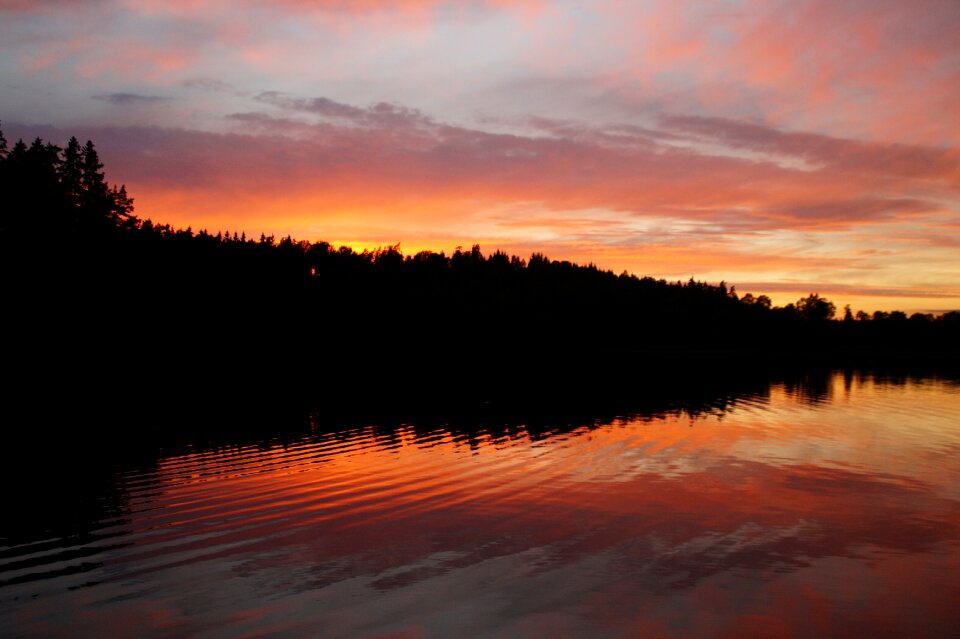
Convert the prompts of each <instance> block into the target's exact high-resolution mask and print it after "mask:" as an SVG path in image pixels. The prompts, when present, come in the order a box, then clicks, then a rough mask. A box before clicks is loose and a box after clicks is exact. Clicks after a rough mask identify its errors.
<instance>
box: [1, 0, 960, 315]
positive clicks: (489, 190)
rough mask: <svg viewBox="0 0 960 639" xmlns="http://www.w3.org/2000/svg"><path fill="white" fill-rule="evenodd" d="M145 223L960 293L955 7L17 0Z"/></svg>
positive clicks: (18, 38)
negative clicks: (473, 247) (536, 253)
mask: <svg viewBox="0 0 960 639" xmlns="http://www.w3.org/2000/svg"><path fill="white" fill-rule="evenodd" d="M0 120H2V122H3V130H4V132H5V133H6V137H7V138H8V139H9V140H10V141H11V142H12V141H14V140H16V139H17V138H20V137H24V138H28V139H30V138H33V137H36V136H41V137H43V138H44V139H49V140H52V141H54V142H57V143H60V144H63V143H64V142H65V141H66V139H67V138H68V137H69V136H70V135H76V136H77V137H79V138H81V139H82V140H85V139H87V138H90V139H93V141H94V142H95V143H96V145H97V149H98V150H99V151H100V154H101V158H102V160H103V161H104V162H105V164H106V170H107V178H108V180H110V182H111V183H117V184H119V183H126V185H127V188H128V190H129V191H130V193H131V195H132V196H133V197H134V199H135V202H136V210H137V213H138V215H140V216H141V217H149V218H152V219H154V220H155V221H160V222H168V223H170V224H173V225H175V226H184V227H185V226H188V225H190V226H192V227H193V229H194V230H197V229H200V228H206V229H209V230H211V231H214V232H216V231H217V230H231V231H234V230H236V231H245V232H246V233H247V234H248V235H255V236H259V234H260V233H261V232H265V233H267V234H271V233H272V234H276V235H287V234H288V233H289V234H292V235H293V236H294V237H296V238H299V239H307V240H320V239H323V240H327V241H329V242H332V243H334V244H349V245H350V246H352V247H354V248H357V249H362V248H372V247H376V246H378V245H393V244H397V243H400V245H401V248H402V250H403V251H404V252H405V253H413V252H416V251H419V250H423V249H431V250H436V251H440V250H443V251H447V252H450V251H451V250H453V249H454V248H455V247H456V246H458V245H462V246H465V247H468V246H470V245H472V244H475V243H478V244H480V245H481V247H482V249H483V250H484V252H490V251H493V250H494V249H498V248H499V249H504V250H506V251H508V252H511V253H516V254H520V255H522V256H528V255H529V254H530V253H531V252H533V251H541V252H544V253H546V254H547V255H548V256H550V257H552V258H554V259H569V260H573V261H577V262H581V263H586V262H594V263H596V264H598V265H599V266H601V267H603V268H608V269H612V270H615V271H617V272H619V271H622V270H624V269H626V270H629V271H631V272H634V273H637V274H638V275H653V276H655V277H663V278H667V279H670V280H677V279H682V280H687V279H689V278H690V277H691V276H692V277H695V278H696V279H700V280H707V281H710V282H718V281H720V280H725V281H726V282H727V283H729V284H734V285H736V287H737V290H738V291H740V292H741V293H746V292H753V293H754V294H759V293H765V294H767V295H770V296H771V297H772V298H773V300H774V303H777V304H784V303H787V302H791V301H794V300H796V299H797V298H798V297H800V296H801V295H806V294H807V293H810V292H819V293H821V294H822V295H824V296H826V297H828V298H829V299H831V300H833V301H834V302H835V303H837V306H838V308H839V307H842V306H843V305H844V304H847V303H849V304H851V305H852V306H853V309H854V310H857V309H863V310H866V311H873V310H876V309H883V310H892V309H903V310H907V311H916V310H920V311H943V310H948V309H958V308H960V2H958V1H957V0H911V1H910V2H906V1H903V0H863V1H857V0H850V1H844V0H809V1H807V0H793V1H785V2H784V1H772V0H771V1H765V2H764V1H753V0H730V1H725V2H721V1H717V2H695V3H694V2H690V3H687V2H682V3H681V2H675V1H673V2H671V1H661V0H638V1H634V2H624V1H613V0H595V1H594V0H580V1H572V0H571V1H566V0H558V1H549V0H518V1H511V0H461V1H457V2H454V1H448V0H393V1H386V0H384V1H380V0H230V1H229V2H228V1H226V0H168V1H160V0H74V1H71V2H57V1H54V0H40V1H38V0H29V1H28V0H0Z"/></svg>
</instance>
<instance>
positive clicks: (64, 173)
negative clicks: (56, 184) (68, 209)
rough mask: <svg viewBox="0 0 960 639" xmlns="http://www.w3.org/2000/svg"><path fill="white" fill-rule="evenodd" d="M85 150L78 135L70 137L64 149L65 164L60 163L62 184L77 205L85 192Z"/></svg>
mask: <svg viewBox="0 0 960 639" xmlns="http://www.w3.org/2000/svg"><path fill="white" fill-rule="evenodd" d="M83 160H84V158H83V150H82V149H81V148H80V142H79V141H77V138H76V137H72V138H70V141H69V142H67V148H66V149H64V151H63V164H61V165H60V184H61V186H62V187H63V191H64V194H65V195H66V196H67V198H69V200H70V202H71V203H72V204H73V205H74V206H76V205H78V204H79V203H80V196H81V195H82V193H83V186H82V181H83V169H84V166H83Z"/></svg>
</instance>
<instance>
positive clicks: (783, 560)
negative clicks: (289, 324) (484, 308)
mask: <svg viewBox="0 0 960 639" xmlns="http://www.w3.org/2000/svg"><path fill="white" fill-rule="evenodd" d="M701 408H702V406H701ZM315 423H316V428H315V429H314V430H313V432H308V433H304V434H303V436H302V437H299V438H297V437H294V438H290V437H288V438H287V439H285V440H284V441H283V442H279V441H277V442H272V443H267V444H263V443H261V444H260V445H257V446H245V445H234V446H226V447H224V446H221V447H220V448H218V449H214V450H209V449H206V450H201V449H195V450H193V451H190V450H187V451H184V450H182V449H181V450H180V451H179V452H177V453H175V454H174V453H172V452H164V451H156V453H155V455H154V456H153V457H152V458H151V459H150V460H148V461H146V462H142V463H138V464H120V465H114V466H110V467H109V468H107V469H106V470H98V469H88V471H87V472H88V474H87V475H84V476H83V477H79V476H78V484H77V485H71V486H64V493H65V494H67V495H68V497H69V499H68V500H66V501H65V500H64V499H62V495H60V497H61V498H60V499H52V500H51V502H50V508H51V509H67V510H70V513H64V516H65V519H66V520H68V521H69V522H70V524H69V526H66V525H65V524H64V525H60V527H59V528H58V525H54V524H49V525H48V524H47V523H45V522H43V521H31V520H28V519H29V518H28V517H27V516H26V515H25V514H24V512H25V511H20V510H18V507H17V506H16V505H14V506H13V507H11V508H12V512H13V516H12V517H10V518H8V519H6V521H5V523H0V635H2V636H4V637H31V636H37V637H102V636H112V637H182V636H192V637H211V638H212V637H266V636H291V637H299V636H321V637H351V638H352V637H438V638H449V637H544V636H553V637H567V636H573V637H576V636H583V637H641V636H642V637H735V636H752V637H767V636H769V637H829V636H836V637H851V636H869V637H887V636H889V637H948V636H954V637H955V636H957V635H958V633H960V577H958V575H960V461H958V460H960V386H958V385H957V384H956V383H953V382H949V381H943V380H936V379H916V378H914V379H910V380H906V381H903V380H901V381H899V382H896V383H891V382H888V381H883V380H878V379H874V378H872V377H870V376H864V377H846V378H845V377H844V376H843V375H839V374H837V375H833V376H830V377H825V378H823V379H821V380H820V381H819V382H818V383H817V384H815V385H813V387H809V386H804V385H787V384H778V383H773V384H770V385H768V386H767V387H766V388H764V389H762V390H761V391H758V392H753V393H748V394H743V395H739V396H728V397H721V398H718V399H717V402H715V404H713V406H712V407H708V408H707V410H705V411H704V410H698V411H690V412H688V411H686V410H684V409H683V407H682V406H680V407H677V408H676V409H675V410H672V411H670V412H668V413H664V414H647V415H624V416H620V417H616V418H604V419H602V420H597V421H589V422H586V421H585V422H584V423H572V424H571V423H558V424H557V425H555V426H550V425H549V424H547V425H546V426H544V425H543V424H541V425H539V426H538V427H537V428H536V429H533V428H527V427H525V426H524V425H523V424H522V423H512V424H508V425H506V426H505V425H504V424H502V423H490V424H488V425H484V424H479V425H476V424H474V425H473V427H472V428H470V429H465V428H459V427H457V426H456V424H454V423H452V422H451V424H450V425H444V424H442V423H432V424H431V425H425V424H423V423H409V424H401V425H399V426H394V427H387V426H385V425H383V424H376V423H370V424H366V425H363V426H361V427H357V428H350V429H346V430H339V431H338V432H334V433H328V432H324V429H325V428H326V427H327V426H328V424H326V423H325V421H324V417H323V415H318V416H317V417H316V419H315ZM39 472H43V470H42V469H41V470H40V471H39ZM29 481H30V480H29V478H26V479H25V480H24V482H25V483H29ZM31 499H36V497H35V496H34V497H31ZM8 501H9V499H8ZM8 512H9V510H8ZM54 514H56V513H54ZM67 515H69V517H67ZM53 519H56V518H55V517H54V518H53Z"/></svg>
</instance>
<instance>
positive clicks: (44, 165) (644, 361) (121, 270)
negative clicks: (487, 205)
mask: <svg viewBox="0 0 960 639" xmlns="http://www.w3.org/2000/svg"><path fill="white" fill-rule="evenodd" d="M0 188H2V193H3V196H2V197H3V200H4V203H5V204H4V206H3V212H2V215H0V243H2V247H3V253H4V255H3V260H4V264H3V266H4V273H3V274H2V276H0V278H2V279H0V281H2V286H3V295H4V297H5V299H6V301H7V308H8V309H9V310H8V312H7V320H8V321H7V329H6V335H7V342H8V345H12V346H15V347H16V348H17V349H20V350H23V351H24V352H25V353H27V354H26V355H24V356H23V358H22V359H21V363H22V365H23V366H24V367H25V369H28V370H34V372H35V373H36V375H39V376H41V377H44V378H45V379H46V378H48V377H49V375H50V374H51V373H50V371H51V370H54V371H58V372H57V374H58V375H60V376H61V377H62V378H63V379H72V380H77V379H84V380H85V381H84V383H93V382H92V381H91V380H90V379H89V376H87V377H84V375H85V373H84V371H86V370H88V368H89V367H91V366H92V365H93V363H94V362H96V363H97V366H98V367H99V368H101V369H104V367H103V366H100V365H101V364H103V365H104V366H105V370H107V371H108V372H107V373H105V377H104V379H103V380H101V383H99V385H98V387H102V388H117V387H121V388H126V389H128V390H132V389H135V388H141V387H143V383H144V380H149V383H152V384H157V383H173V382H171V380H170V379H169V376H167V377H164V376H163V375H160V374H159V373H158V372H157V371H159V370H161V369H163V368H164V367H170V366H172V367H174V368H175V369H177V370H178V371H179V373H178V375H177V376H175V379H176V380H183V379H187V380H192V382H196V383H202V382H203V381H204V380H221V381H222V380H227V379H229V380H233V382H236V383H237V384H240V385H241V386H242V385H244V384H246V383H247V381H249V380H250V379H253V378H256V379H260V380H262V379H264V378H270V379H288V378H289V377H290V376H291V375H292V373H291V371H294V370H296V371H298V375H303V374H304V371H306V375H308V376H310V375H312V376H313V378H314V379H320V380H322V381H323V383H325V384H326V383H333V382H335V381H336V380H340V379H362V380H363V384H377V383H379V382H382V381H383V380H388V379H389V380H393V382H394V383H396V382H398V381H399V380H400V378H401V377H402V375H401V374H400V373H399V372H398V371H400V370H402V369H403V368H404V367H406V369H411V370H412V369H414V368H415V369H416V370H418V371H420V374H430V375H434V376H435V377H443V378H444V379H445V381H446V382H447V383H449V384H451V385H455V384H457V383H460V382H462V383H470V384H474V385H476V384H481V385H482V384H484V383H495V380H498V379H508V378H509V375H508V374H507V373H506V371H507V370H508V369H511V370H520V371H522V372H523V377H524V379H525V380H527V383H529V381H530V380H532V379H536V378H538V377H540V378H543V379H547V378H553V377H555V376H556V374H557V373H556V371H557V370H563V369H564V366H565V365H567V364H569V363H570V362H578V363H581V364H583V365H584V366H586V367H587V368H588V369H589V370H594V371H596V370H599V369H603V368H604V367H605V366H606V367H608V368H609V369H610V370H613V369H615V368H616V369H620V368H622V367H623V366H624V365H627V366H644V365H650V364H649V363H650V362H651V361H653V360H658V361H664V360H669V359H670V358H672V357H674V356H676V355H677V354H685V355H689V356H699V355H702V354H713V355H715V356H717V357H720V358H726V359H727V360H729V361H731V362H734V361H747V362H752V361H756V360H758V359H764V358H766V359H778V358H779V359H783V360H793V359H796V358H798V357H799V358H808V357H814V356H816V357H822V358H826V359H831V360H835V359H844V358H845V359H848V360H858V359H869V358H876V357H878V356H887V355H891V354H893V355H897V356H903V357H917V356H923V357H941V356H944V353H957V351H958V350H960V348H958V336H960V313H958V312H956V311H954V312H950V313H946V314H943V315H940V316H933V315H929V314H920V313H916V314H913V315H910V316H909V317H908V316H907V315H906V314H904V313H902V312H897V311H895V312H890V313H885V312H876V313H873V314H872V315H867V314H866V313H863V312H857V313H853V312H852V311H851V310H850V309H849V308H847V309H845V310H844V312H843V316H842V317H841V318H837V317H836V315H837V311H836V308H835V306H834V304H833V303H832V302H830V301H829V300H827V299H825V298H823V297H821V296H820V295H818V294H816V293H812V294H810V295H808V296H805V297H802V298H800V299H799V300H797V301H796V302H795V303H793V304H788V305H786V306H783V307H777V306H774V305H772V304H771V300H770V299H769V297H767V296H765V295H757V296H754V295H753V294H750V293H747V294H744V295H739V294H738V293H737V291H736V290H735V288H734V287H732V286H727V284H726V283H724V282H721V283H719V284H710V283H706V282H701V281H697V280H695V279H693V278H691V279H690V280H688V281H686V282H668V281H665V280H663V279H655V278H652V277H638V276H636V275H632V274H629V273H627V272H623V273H619V274H617V273H614V272H612V271H609V270H604V269H601V268H599V267H598V266H596V265H595V264H587V265H578V264H575V263H572V262H569V261H563V260H551V259H549V258H548V257H547V256H545V255H543V254H541V253H534V254H533V255H531V256H530V257H529V258H527V259H523V258H520V257H518V256H515V255H508V254H506V253H504V252H502V251H495V252H492V253H488V254H484V253H483V252H482V251H481V249H480V247H479V246H477V245H474V246H472V247H470V248H457V249H456V250H455V251H454V252H452V253H450V254H447V253H444V252H432V251H422V252H418V253H416V254H412V255H408V254H404V253H403V252H402V251H401V248H400V246H399V245H397V246H387V247H383V248H379V249H376V250H372V251H368V250H365V251H362V252H357V251H354V250H352V249H350V248H349V247H343V246H341V247H335V246H333V245H331V244H329V243H327V242H305V241H297V240H295V239H293V238H291V237H289V236H288V237H284V238H280V239H278V238H276V237H273V236H265V235H260V236H259V237H258V238H251V237H247V236H246V235H245V233H239V234H238V233H235V232H234V233H228V232H225V231H218V232H216V233H213V232H209V231H207V230H200V231H197V232H195V231H194V230H193V229H191V228H186V229H177V228H173V227H171V226H170V225H167V224H160V223H155V222H153V221H151V220H149V219H141V218H139V217H137V216H136V215H135V214H134V208H133V200H132V199H131V198H130V197H129V196H128V194H127V192H126V189H125V187H124V186H119V187H117V186H114V185H111V184H109V183H108V181H107V179H106V177H105V174H104V171H103V164H102V162H101V161H100V159H99V157H98V154H97V151H96V148H95V146H94V144H93V143H92V142H89V141H88V142H86V143H85V144H80V142H79V141H78V140H77V139H76V138H71V139H70V140H69V141H68V142H67V144H66V146H65V147H63V148H61V147H59V146H56V145H54V144H51V143H49V142H44V141H42V140H40V139H39V138H38V139H36V140H34V141H33V142H32V143H30V144H27V143H25V142H23V141H22V140H20V141H18V142H16V143H15V144H14V145H13V146H12V147H8V144H7V141H6V140H5V139H4V138H3V135H2V132H0ZM51 362H55V363H56V366H55V367H54V368H53V369H51V368H50V366H49V365H50V363H51ZM578 365H579V364H578ZM511 367H512V368H511ZM568 368H569V366H568ZM443 371H451V374H449V375H447V374H446V373H443V374H441V372H443ZM341 373H342V374H341ZM413 377H416V375H413ZM378 380H379V381H378ZM458 380H459V381H458ZM468 380H469V381H468ZM148 385H149V384H148ZM188 385H189V384H188ZM174 386H176V384H174ZM195 386H196V384H194V385H193V386H191V388H194V390H196V388H195Z"/></svg>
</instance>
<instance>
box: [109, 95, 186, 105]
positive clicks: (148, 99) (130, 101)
mask: <svg viewBox="0 0 960 639" xmlns="http://www.w3.org/2000/svg"><path fill="white" fill-rule="evenodd" d="M93 99H94V100H101V101H103V102H109V103H110V104H117V105H122V106H127V105H134V104H155V103H157V102H166V101H168V100H170V98H168V97H163V96H157V95H139V94H137V93H105V94H100V95H95V96H93Z"/></svg>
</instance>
